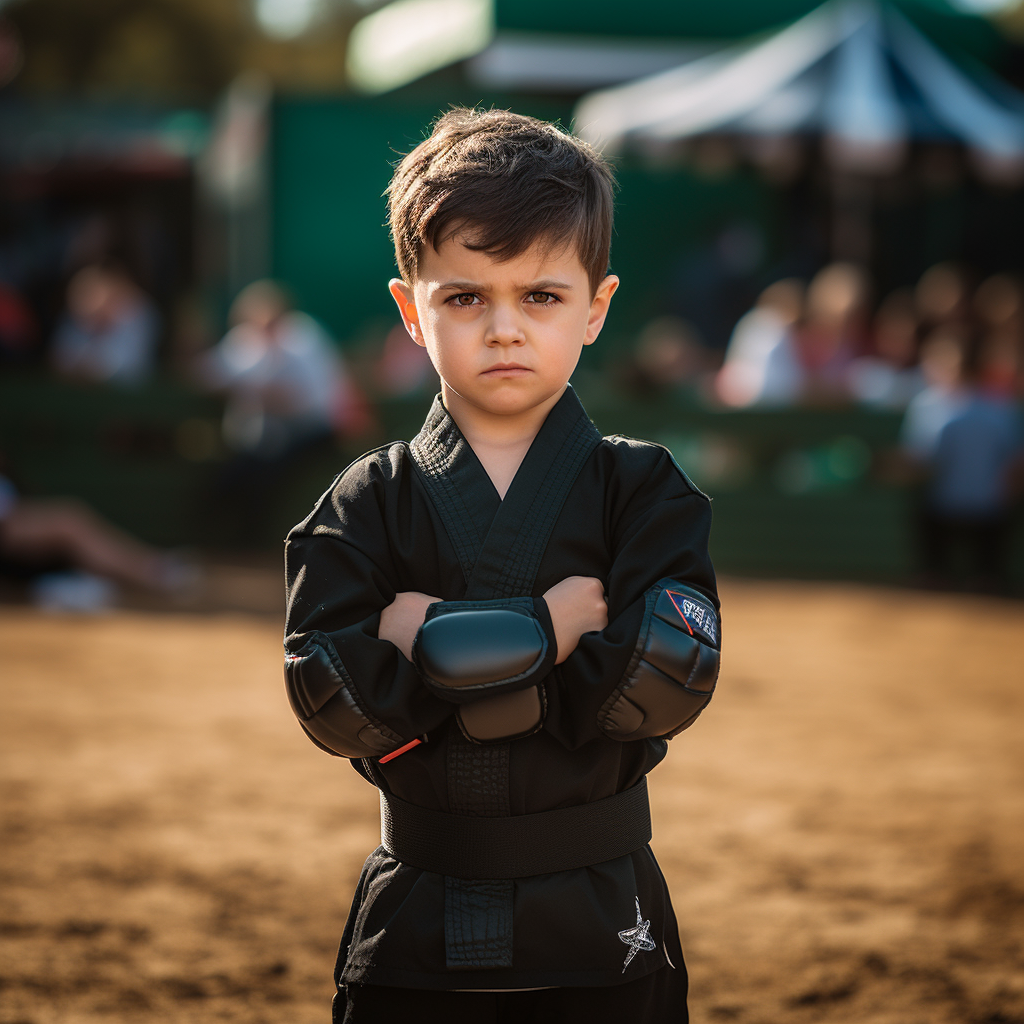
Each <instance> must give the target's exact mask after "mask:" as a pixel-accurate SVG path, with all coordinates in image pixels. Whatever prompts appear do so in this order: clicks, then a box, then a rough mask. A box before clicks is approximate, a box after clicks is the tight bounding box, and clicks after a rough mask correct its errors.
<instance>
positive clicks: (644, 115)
mask: <svg viewBox="0 0 1024 1024" xmlns="http://www.w3.org/2000/svg"><path fill="white" fill-rule="evenodd" d="M575 123H576V130H577V131H578V132H579V133H580V134H581V135H582V136H583V137H584V138H586V139H588V140H590V141H591V142H593V143H595V144H596V145H598V146H599V147H601V148H602V149H604V150H605V151H606V152H611V153H616V152H620V151H623V150H628V149H630V148H638V149H641V150H645V149H651V148H655V149H656V148H658V147H660V146H670V145H672V144H677V143H680V142H683V141H684V140H688V139H692V138H696V137H699V136H702V135H710V134H719V135H722V134H725V135H730V136H734V137H737V138H741V139H744V140H747V141H749V142H751V143H752V144H754V145H756V144H757V142H759V141H770V140H779V139H787V138H788V139H794V138H799V137H803V136H814V137H818V138H821V139H822V141H823V145H824V151H825V155H826V157H827V159H828V160H829V161H830V163H831V164H832V165H833V166H835V167H836V168H837V169H841V170H845V171H852V172H861V173H867V174H887V173H890V172H891V171H893V170H895V169H896V168H897V167H898V166H899V165H900V163H901V162H902V160H903V158H904V156H905V153H906V151H907V147H908V144H909V143H910V142H911V141H915V140H923V141H932V142H940V143H941V142H948V143H957V144H961V145H963V146H965V147H966V148H967V150H968V151H969V153H970V154H971V156H972V158H973V162H974V164H975V166H976V168H977V170H978V172H979V173H980V174H981V175H982V176H984V177H986V178H989V179H991V180H997V181H1001V182H1013V183H1016V182H1020V181H1022V180H1024V94H1021V93H1019V92H1017V90H1015V89H1012V88H1011V87H1010V86H1009V85H1007V84H1006V83H1004V82H1002V81H1000V80H999V79H998V78H996V77H995V76H994V75H992V74H991V73H989V72H987V71H986V70H985V69H983V68H980V67H979V68H977V69H972V70H971V71H970V72H968V71H965V70H964V69H963V68H962V67H961V66H959V65H958V64H956V63H954V62H953V61H952V60H951V59H950V58H949V57H948V56H946V55H945V54H944V53H943V52H942V51H941V50H939V49H938V48H937V47H936V46H935V45H934V44H933V43H932V42H931V41H930V40H929V39H927V38H926V37H925V36H924V35H922V34H921V32H919V31H918V30H917V29H916V28H915V27H914V26H913V25H912V24H911V23H910V22H909V21H908V20H907V19H906V18H905V17H904V16H903V15H902V14H901V13H900V12H899V11H898V10H897V9H896V8H894V7H892V6H890V5H888V4H882V3H879V2H877V0H828V2H827V3H825V4H823V5H822V6H821V7H819V8H816V9H815V10H814V11H812V12H811V13H810V14H808V15H806V16H805V17H803V18H801V19H800V20H799V21H796V22H794V23H793V24H792V25H789V26H788V27H786V28H784V29H782V30H780V31H778V32H777V33H776V34H774V35H772V36H770V37H769V38H767V39H765V38H759V39H756V40H754V41H750V42H745V43H742V44H740V45H738V46H730V47H727V48H725V49H723V50H721V51H718V52H716V53H712V54H710V55H708V56H705V57H701V58H698V59H697V60H694V61H691V62H689V63H687V64H684V65H682V66H680V67H677V68H674V69H672V70H670V71H663V72H661V73H659V74H655V75H651V76H649V77H646V78H642V79H639V80H638V81H635V82H631V83H628V84H626V85H623V86H618V87H616V88H612V89H606V90H602V91H598V92H593V93H590V94H589V95H587V96H584V97H583V99H582V100H581V101H580V103H579V104H578V106H577V108H576V111H575Z"/></svg>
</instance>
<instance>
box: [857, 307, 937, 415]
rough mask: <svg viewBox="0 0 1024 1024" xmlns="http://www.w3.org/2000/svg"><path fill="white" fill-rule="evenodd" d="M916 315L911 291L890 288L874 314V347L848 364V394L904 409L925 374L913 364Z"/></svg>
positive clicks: (876, 404)
mask: <svg viewBox="0 0 1024 1024" xmlns="http://www.w3.org/2000/svg"><path fill="white" fill-rule="evenodd" d="M917 335H918V319H917V309H916V306H915V303H914V296H913V293H912V292H911V291H910V290H909V289H907V288H900V289H897V290H896V291H894V292H892V293H891V294H890V295H889V296H888V297H887V298H886V300H885V301H884V302H883V303H882V304H881V306H879V307H878V312H877V313H876V314H875V322H874V330H873V332H872V342H873V347H874V351H873V352H872V353H871V354H870V355H866V356H861V357H860V358H858V359H854V361H853V362H852V363H851V364H850V371H849V378H848V379H849V387H850V394H851V395H852V396H853V397H854V398H855V399H856V400H857V401H858V402H860V403H862V404H863V405H868V406H874V407H876V408H880V409H904V408H906V406H907V403H908V402H909V401H910V400H911V399H912V398H913V397H914V396H915V395H916V394H917V393H918V392H919V391H921V390H922V388H924V386H925V381H924V375H923V374H922V373H921V368H920V366H918V365H917V364H916V360H917Z"/></svg>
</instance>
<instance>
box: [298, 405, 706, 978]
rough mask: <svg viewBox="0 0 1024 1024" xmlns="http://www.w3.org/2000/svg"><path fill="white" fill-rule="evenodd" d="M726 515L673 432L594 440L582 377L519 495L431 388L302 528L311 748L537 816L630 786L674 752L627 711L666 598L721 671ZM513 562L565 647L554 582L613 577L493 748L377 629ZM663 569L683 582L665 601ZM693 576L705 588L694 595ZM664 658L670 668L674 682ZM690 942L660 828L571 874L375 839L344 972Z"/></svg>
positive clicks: (530, 970) (453, 799) (410, 782)
mask: <svg viewBox="0 0 1024 1024" xmlns="http://www.w3.org/2000/svg"><path fill="white" fill-rule="evenodd" d="M545 517H546V518H547V519H548V520H550V521H549V522H545ZM710 523H711V508H710V503H709V501H708V499H707V497H706V496H705V495H704V494H702V493H701V492H700V491H698V490H697V489H696V488H695V487H694V486H693V485H692V484H691V483H690V481H689V480H688V479H687V477H686V476H685V474H684V473H683V472H682V471H681V470H680V469H679V467H678V466H677V465H676V464H675V462H674V461H673V459H672V457H671V455H670V454H669V452H668V451H667V450H665V449H664V448H662V447H660V446H657V445H653V444H648V443H645V442H640V441H635V440H632V439H629V438H624V437H617V436H616V437H608V438H601V437H600V436H599V435H597V434H596V431H595V430H594V428H593V426H592V424H590V422H589V420H588V419H587V418H586V414H585V412H584V411H583V409H582V406H581V405H580V404H579V401H578V399H577V398H576V396H575V394H574V392H573V391H572V389H571V388H569V389H567V391H566V393H565V395H564V396H563V397H562V399H560V401H559V403H558V404H557V405H556V406H555V408H554V409H553V410H552V412H551V413H550V414H549V417H548V420H547V421H546V422H545V424H544V426H543V428H542V429H541V431H540V433H539V434H538V436H537V438H536V439H535V441H534V443H533V445H532V446H531V448H530V450H529V452H528V454H527V456H526V458H525V459H524V461H523V463H522V465H521V466H520V469H519V471H518V473H517V475H516V477H515V479H514V480H513V482H512V484H511V486H510V488H509V490H508V492H507V494H506V497H505V499H504V501H502V499H501V498H500V497H499V496H498V493H497V492H496V490H495V489H494V486H493V485H492V483H491V481H490V479H489V478H488V476H487V474H486V472H485V471H484V469H483V467H482V466H481V464H480V463H479V461H478V460H477V458H476V456H475V455H474V454H473V451H472V449H471V448H470V447H469V445H468V444H467V443H466V441H465V439H464V438H463V437H462V435H461V433H460V432H459V430H458V427H457V426H456V425H455V423H454V421H453V420H452V419H451V418H450V416H448V414H447V412H446V411H445V409H444V407H443V405H442V404H441V402H440V398H439V397H438V399H435V402H434V406H433V408H432V409H431V412H430V415H429V416H428V418H427V422H426V424H425V425H424V428H423V431H421V433H420V434H419V435H418V436H417V438H416V440H415V441H414V442H413V445H412V446H410V445H409V444H407V443H404V442H400V443H395V444H391V445H388V446H385V447H382V448H378V449H377V450H375V451H372V452H370V453H369V454H367V455H365V456H363V457H362V458H361V459H358V460H357V461H356V462H354V463H353V464H352V465H351V466H349V467H348V468H347V469H346V470H345V471H344V472H343V473H341V475H340V476H339V477H338V478H337V479H336V480H335V481H334V483H333V485H332V486H331V488H330V490H328V491H327V493H326V494H325V495H324V496H323V497H322V498H321V499H320V501H319V503H318V504H317V506H316V507H315V508H314V510H313V512H312V513H311V514H310V515H309V517H308V518H307V519H305V520H304V521H303V522H302V523H300V524H299V525H298V526H296V527H295V528H294V529H293V530H292V531H291V533H290V534H289V536H288V539H287V542H286V574H287V585H288V611H287V623H286V634H287V635H286V641H285V647H286V656H287V659H288V664H289V665H290V666H293V667H294V666H298V667H297V668H290V669H289V674H288V679H289V688H290V690H289V692H290V696H291V698H292V705H293V708H294V709H295V710H296V714H297V715H298V717H299V719H300V721H301V724H302V726H303V728H304V729H305V731H306V733H307V735H309V736H310V738H311V739H312V740H313V741H314V742H315V743H317V744H318V745H319V746H321V747H322V748H323V749H325V750H328V751H329V752H331V753H341V754H343V755H345V754H347V755H349V756H351V754H352V752H353V751H354V750H355V751H360V752H364V753H367V756H362V757H353V765H354V767H355V768H356V770H357V771H358V772H359V773H360V774H361V775H363V776H364V778H366V779H367V780H368V781H370V782H372V783H373V784H374V785H376V786H377V787H378V788H380V789H381V790H382V791H383V793H384V794H386V795H391V796H393V797H397V798H400V800H401V801H406V802H408V803H411V804H414V805H416V806H417V807H420V808H425V809H428V810H430V811H439V812H448V813H452V814H462V815H469V816H476V817H488V816H490V817H507V816H509V815H530V814H534V813H536V812H541V811H551V810H555V809H559V808H570V807H577V806H578V805H583V804H588V803H591V802H595V801H600V800H602V799H604V798H607V797H612V796H614V795H615V794H621V793H624V792H626V791H627V790H630V789H631V788H632V787H634V786H636V785H637V784H638V783H640V782H642V780H643V778H644V776H645V775H646V773H647V772H649V771H650V770H651V769H652V768H653V767H654V766H655V765H657V764H658V763H659V762H660V761H661V760H662V758H663V757H664V756H665V754H666V752H667V741H666V739H665V738H663V736H644V737H643V738H639V739H625V740H624V739H621V738H615V737H616V736H623V735H627V734H628V730H629V729H631V728H633V726H632V725H623V724H622V721H625V720H626V719H628V718H629V714H640V712H639V711H637V709H636V706H635V704H630V703H629V702H625V703H624V702H623V700H622V694H626V695H627V696H631V695H632V693H633V692H635V693H641V692H642V686H641V684H643V683H644V679H647V678H648V677H649V676H651V675H652V672H653V670H650V669H649V668H646V667H645V666H646V663H645V662H644V661H643V659H644V658H647V659H648V660H649V661H651V662H654V661H656V660H657V659H656V657H655V654H653V653H651V651H650V649H651V645H652V643H653V642H654V641H653V640H652V637H654V634H655V628H654V627H655V626H658V622H657V621H656V619H657V617H658V615H662V618H664V619H665V620H666V621H667V616H665V615H663V614H662V612H661V608H662V605H661V604H658V603H657V602H658V601H659V600H662V601H667V600H668V598H671V601H672V604H671V606H670V605H668V604H666V607H668V608H669V614H670V615H674V612H672V608H673V607H674V608H676V609H677V610H679V616H680V617H681V620H682V625H683V626H685V628H686V630H688V631H689V636H690V637H697V638H698V639H701V643H702V644H703V647H702V654H701V656H702V657H704V658H705V662H699V664H705V663H706V661H707V658H708V656H709V654H710V656H713V658H714V659H715V660H714V671H715V674H717V653H716V652H715V651H714V650H711V648H717V645H718V636H717V625H715V624H713V623H712V620H714V621H715V623H717V610H718V598H717V592H716V586H715V576H714V571H713V568H712V565H711V561H710V558H709V556H708V535H709V530H710ZM545 534H546V535H547V536H546V540H545ZM538 538H539V540H538ZM533 548H539V550H537V551H535V552H534V553H533V554H531V549H533ZM531 559H532V562H531V565H532V566H533V567H532V568H531V569H530V571H529V572H528V573H527V575H528V576H530V575H532V577H533V578H532V582H531V583H530V584H529V589H528V590H527V591H526V592H525V593H519V594H510V593H508V590H509V589H510V588H514V586H515V585H516V584H515V582H514V581H515V580H516V579H517V576H516V572H517V565H519V564H520V563H526V562H530V561H531ZM488 560H490V561H493V562H494V563H495V564H494V565H493V566H490V567H485V568H486V571H485V572H483V584H481V578H480V577H481V572H480V571H478V570H479V567H480V565H481V563H483V562H488ZM502 572H505V575H506V577H508V578H509V579H511V580H512V581H513V582H512V583H508V582H506V583H505V584H504V586H505V592H504V593H502V594H501V595H500V596H501V597H506V598H508V597H518V598H520V599H526V600H525V601H524V600H520V602H519V606H521V609H520V610H523V609H525V612H526V613H528V614H530V615H532V616H533V618H534V620H535V621H536V622H537V623H538V625H539V629H540V630H541V631H542V632H543V633H544V634H545V637H546V639H547V642H548V643H549V644H553V643H554V637H553V633H552V630H551V623H550V618H549V617H548V616H547V612H546V607H545V605H544V602H543V599H542V597H541V595H543V594H544V592H545V591H547V590H548V589H550V588H551V587H552V586H554V585H555V584H556V583H559V582H560V581H562V580H564V579H566V578H567V577H569V576H594V577H598V578H599V579H601V580H602V581H603V582H604V584H605V590H606V595H607V603H608V625H607V627H606V628H605V629H603V630H601V631H600V632H592V633H587V634H585V635H584V636H583V637H581V639H580V641H579V645H578V647H577V648H576V650H575V651H574V652H573V654H572V655H570V657H569V658H568V659H567V660H566V661H565V662H563V663H562V664H561V665H558V666H555V667H553V668H551V667H550V666H551V661H552V658H550V657H548V658H546V659H545V658H542V659H538V664H539V665H540V669H539V675H538V676H537V677H530V676H529V672H527V673H526V676H527V678H525V679H523V680H521V681H520V682H518V683H516V687H517V689H522V687H523V686H531V687H533V688H534V689H532V690H531V691H530V692H535V693H536V694H537V695H538V696H539V698H540V702H539V707H540V712H539V715H540V718H539V721H538V722H537V724H536V726H535V727H534V728H533V731H531V732H530V733H529V734H528V735H525V736H521V737H520V738H515V739H512V740H510V741H505V742H497V743H479V742H475V741H474V740H473V739H471V738H470V737H468V736H467V735H465V732H464V730H463V729H462V728H460V720H459V715H460V708H465V707H466V705H465V704H460V703H453V702H452V701H451V700H447V699H444V694H443V693H442V694H440V695H439V692H438V691H439V688H438V687H437V686H428V685H426V683H425V681H424V678H423V676H422V675H421V673H420V671H419V670H418V669H417V667H416V666H415V665H413V664H412V663H410V662H409V661H408V660H407V659H406V658H405V656H404V655H403V654H402V653H401V652H399V650H398V649H397V648H396V647H394V646H393V645H392V644H390V643H388V642H386V641H382V640H380V639H378V637H377V632H378V627H379V622H380V613H381V610H382V609H383V608H384V607H386V606H387V605H388V604H390V603H391V601H392V600H393V599H394V597H395V594H396V593H398V592H402V591H419V592H422V593H426V594H432V595H437V596H438V597H440V598H441V599H442V600H443V601H444V602H458V601H462V600H463V599H465V598H466V595H467V586H469V585H471V584H472V586H473V587H474V588H476V587H479V586H481V585H484V588H485V589H486V585H492V586H497V585H498V584H497V583H496V582H495V581H496V579H497V577H498V576H499V575H500V574H501V573H502ZM474 574H475V575H474ZM666 579H667V580H668V581H669V582H672V581H674V585H676V590H675V591H672V593H670V594H669V595H668V598H666V597H665V596H664V595H665V587H666V584H665V580H666ZM474 581H475V582H474ZM659 581H661V583H660V584H659ZM499 590H500V587H499ZM479 592H482V591H477V590H475V589H474V590H473V594H474V595H475V596H478V593H479ZM683 594H687V595H689V598H687V600H689V601H690V603H689V604H686V605H683V604H681V601H682V600H683V598H682V596H681V595H683ZM673 595H674V596H673ZM496 600H497V599H496ZM484 603H485V604H486V602H484ZM497 603H498V604H500V600H497ZM433 607H435V608H436V607H440V608H441V610H443V608H444V606H433ZM684 607H685V609H686V610H687V615H688V616H689V618H688V619H687V618H686V617H685V616H684V614H683V610H682V609H683V608H684ZM695 615H696V616H697V618H695V617H694V616H695ZM698 620H699V621H698ZM702 624H703V626H704V632H703V633H702V632H701V629H702ZM678 625H679V623H676V626H677V627H678ZM658 628H661V627H660V626H658ZM705 634H707V635H705ZM680 635H682V636H683V637H684V638H685V636H686V634H685V633H684V632H682V631H680ZM709 637H710V640H709ZM687 642H690V643H695V641H691V640H688V641H687ZM645 645H646V646H645ZM541 663H543V664H541ZM303 665H307V666H309V665H321V666H322V669H320V670H318V671H320V672H321V675H320V676H316V677H315V678H314V676H313V675H309V678H311V679H314V682H313V683H303V682H302V679H301V672H300V668H301V667H302V666H303ZM643 671H647V676H643ZM687 671H690V670H689V669H687ZM696 671H697V669H696V668H695V669H694V670H693V672H696ZM693 672H691V675H692V674H693ZM638 673H639V675H638ZM654 674H655V675H658V676H659V678H660V681H659V682H658V685H662V684H663V683H664V682H665V679H666V678H667V677H665V676H664V675H663V674H661V673H654ZM327 678H329V679H330V681H331V682H330V685H327V684H326V683H325V682H322V680H323V679H327ZM638 679H639V680H640V682H639V683H637V680H638ZM316 680H321V682H317V681H316ZM652 685H653V684H652ZM665 685H668V684H665ZM711 685H713V679H712V682H711ZM629 686H634V690H633V691H630V690H629V689H628V687H629ZM709 688H710V687H708V689H709ZM680 692H682V691H680ZM687 692H691V691H687ZM706 697H707V694H705V695H704V698H703V699H702V701H701V702H698V703H697V704H695V705H694V707H695V708H696V709H697V710H696V711H695V712H694V713H693V714H692V715H691V716H690V717H689V718H688V719H687V720H686V722H685V723H682V722H680V723H675V726H674V728H673V729H671V730H670V729H668V728H662V726H657V727H656V728H658V729H661V730H662V732H664V733H670V732H674V731H678V729H680V728H685V726H686V725H688V724H689V723H690V721H692V719H693V717H695V716H696V713H699V709H700V707H702V706H703V703H704V702H706ZM687 699H691V700H692V699H694V698H692V697H688V698H687ZM616 701H617V703H616ZM637 701H638V702H639V703H640V704H641V705H642V704H643V700H642V699H641V698H637ZM623 708H625V709H626V712H627V714H626V719H623V718H622V715H621V714H620V712H621V711H622V709H623ZM616 716H618V718H617V717H616ZM640 717H641V718H642V717H643V715H642V714H640ZM624 730H626V731H625V732H624ZM642 732H643V730H642V729H641V730H639V731H638V733H637V734H642ZM352 736H357V737H358V738H357V740H355V741H351V739H350V738H351V737H352ZM416 738H419V739H421V740H422V742H421V743H420V745H417V746H414V747H413V748H412V749H410V750H408V751H406V752H405V753H402V754H401V755H400V756H397V757H395V758H394V759H393V760H388V761H386V762H385V763H381V761H380V759H379V754H381V753H384V752H386V751H388V750H394V749H396V748H398V747H400V746H401V745H404V744H405V743H407V742H409V741H411V740H413V739H416ZM351 742H357V743H358V744H363V745H364V746H357V747H353V746H352V745H351ZM371 750H372V751H373V754H370V753H368V752H369V751H371ZM441 845H443V844H441ZM443 852H444V851H443V850H442V851H441V853H443ZM673 950H676V951H677V950H678V939H677V936H676V927H675V919H674V917H673V913H672V908H671V905H670V901H669V896H668V892H667V889H666V886H665V882H664V879H663V877H662V874H661V872H660V870H659V868H658V865H657V862H656V861H655V858H654V855H653V853H652V852H651V850H650V847H649V846H646V845H642V846H640V847H639V848H638V849H635V850H633V851H632V852H630V853H627V854H624V855H622V856H618V857H615V858H614V859H611V860H606V861H604V862H602V863H596V864H592V865H589V866H585V867H577V868H573V869H571V870H566V871H553V872H547V873H542V874H533V875H530V876H528V877H518V878H515V879H483V880H480V879H477V880H467V879H459V878H457V877H451V876H449V877H446V876H445V875H443V874H441V873H439V872H434V871H429V870H422V869H421V868H418V867H414V866H412V865H411V864H409V863H403V862H401V861H399V860H398V859H396V858H395V857H394V856H392V855H391V854H389V853H388V852H387V850H386V849H385V848H384V847H383V846H382V847H379V848H378V849H377V850H376V851H374V852H373V853H371V854H370V856H369V858H368V859H367V861H366V864H365V866H364V868H363V872H362V876H361V877H360V880H359V884H358V887H357V890H356V894H355V899H354V901H353V905H352V910H351V913H350V915H349V920H348V924H347V926H346V929H345V935H344V938H343V940H342V948H341V953H340V956H339V967H338V971H339V974H338V978H339V980H340V981H347V982H364V983H370V984H375V985H390V986H397V987H414V988H431V989H472V988H481V989H513V988H532V987H541V986H592V985H613V984H617V983H620V982H622V981H628V980H632V979H634V978H638V977H640V976H642V975H644V974H646V973H649V972H651V971H653V970H656V969H658V968H660V967H662V966H663V965H665V963H666V961H667V959H674V958H675V956H676V953H674V952H673Z"/></svg>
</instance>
